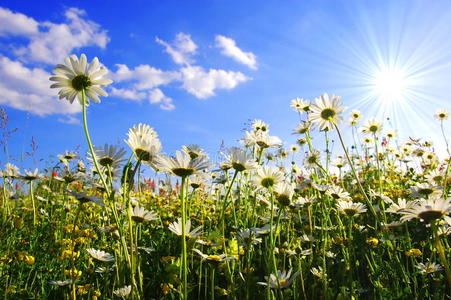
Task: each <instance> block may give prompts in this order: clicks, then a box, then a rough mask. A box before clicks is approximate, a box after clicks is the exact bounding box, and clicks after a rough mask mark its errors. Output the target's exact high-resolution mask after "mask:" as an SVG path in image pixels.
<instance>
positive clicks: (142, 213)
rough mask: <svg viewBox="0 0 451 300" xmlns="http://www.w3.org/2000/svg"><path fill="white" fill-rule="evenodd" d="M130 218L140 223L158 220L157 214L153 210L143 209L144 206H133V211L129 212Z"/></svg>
mask: <svg viewBox="0 0 451 300" xmlns="http://www.w3.org/2000/svg"><path fill="white" fill-rule="evenodd" d="M131 218H132V219H133V221H135V222H139V223H142V222H149V221H153V220H158V215H157V214H156V213H154V212H150V211H148V210H146V209H144V207H139V206H135V208H133V211H132V213H131Z"/></svg>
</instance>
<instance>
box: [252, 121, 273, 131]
mask: <svg viewBox="0 0 451 300" xmlns="http://www.w3.org/2000/svg"><path fill="white" fill-rule="evenodd" d="M252 129H254V131H261V132H267V131H269V124H266V123H265V122H263V121H262V120H254V121H253V122H252Z"/></svg>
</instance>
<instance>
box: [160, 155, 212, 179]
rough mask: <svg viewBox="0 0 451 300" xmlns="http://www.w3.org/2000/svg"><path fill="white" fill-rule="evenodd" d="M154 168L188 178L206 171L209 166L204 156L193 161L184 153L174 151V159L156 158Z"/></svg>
mask: <svg viewBox="0 0 451 300" xmlns="http://www.w3.org/2000/svg"><path fill="white" fill-rule="evenodd" d="M156 166H157V168H158V169H159V170H160V171H162V172H166V173H169V174H173V175H176V176H179V177H188V176H191V175H194V174H196V173H197V172H199V171H202V170H205V169H208V168H209V167H210V164H209V163H208V158H207V157H205V156H198V157H196V158H195V159H191V157H190V156H189V154H187V153H186V152H182V151H176V154H175V157H165V156H160V157H158V159H157V161H156Z"/></svg>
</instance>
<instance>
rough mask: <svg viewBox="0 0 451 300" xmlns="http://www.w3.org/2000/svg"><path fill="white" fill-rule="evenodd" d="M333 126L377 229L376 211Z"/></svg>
mask: <svg viewBox="0 0 451 300" xmlns="http://www.w3.org/2000/svg"><path fill="white" fill-rule="evenodd" d="M334 126H335V129H337V133H338V138H339V139H340V143H341V146H342V147H343V151H344V152H345V155H346V158H347V160H348V162H349V165H350V166H351V170H352V174H353V175H354V177H355V180H356V181H357V184H358V186H359V188H360V191H361V192H362V194H363V196H365V200H366V202H367V205H368V207H369V208H370V210H371V213H372V214H373V215H374V218H375V219H376V228H377V225H378V224H377V223H379V221H378V217H377V214H376V211H375V210H374V207H373V205H372V204H371V201H370V199H369V198H368V195H367V194H366V193H365V190H364V189H363V186H362V184H361V183H360V179H359V176H357V172H356V171H355V168H354V164H353V163H352V161H351V159H350V158H349V154H348V150H346V147H345V143H344V142H343V138H342V137H341V133H340V129H338V126H337V124H334Z"/></svg>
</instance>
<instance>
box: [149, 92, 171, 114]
mask: <svg viewBox="0 0 451 300" xmlns="http://www.w3.org/2000/svg"><path fill="white" fill-rule="evenodd" d="M149 101H150V103H152V104H155V103H160V108H161V109H164V110H173V109H174V108H175V105H174V104H173V103H172V99H171V98H169V97H167V96H166V95H165V94H164V93H163V92H162V91H161V90H160V89H153V90H151V91H150V93H149Z"/></svg>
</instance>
